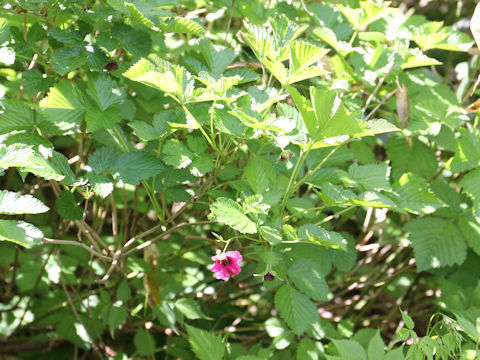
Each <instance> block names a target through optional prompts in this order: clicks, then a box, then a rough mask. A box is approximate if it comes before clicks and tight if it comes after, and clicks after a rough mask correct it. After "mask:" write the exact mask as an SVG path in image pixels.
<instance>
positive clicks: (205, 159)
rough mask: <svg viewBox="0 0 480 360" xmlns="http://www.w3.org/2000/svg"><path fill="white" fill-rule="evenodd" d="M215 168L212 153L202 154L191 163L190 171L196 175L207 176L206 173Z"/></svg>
mask: <svg viewBox="0 0 480 360" xmlns="http://www.w3.org/2000/svg"><path fill="white" fill-rule="evenodd" d="M214 168H215V162H214V161H213V159H212V158H211V156H210V155H208V154H205V155H200V156H199V157H197V158H195V159H194V160H193V161H192V164H191V165H190V172H191V173H192V175H194V176H198V177H201V176H205V174H207V173H209V172H210V171H212V170H213V169H214Z"/></svg>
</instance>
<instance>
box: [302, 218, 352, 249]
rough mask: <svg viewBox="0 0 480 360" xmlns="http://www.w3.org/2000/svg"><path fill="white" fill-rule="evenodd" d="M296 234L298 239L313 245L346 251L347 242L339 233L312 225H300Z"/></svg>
mask: <svg viewBox="0 0 480 360" xmlns="http://www.w3.org/2000/svg"><path fill="white" fill-rule="evenodd" d="M298 233H299V236H300V239H303V240H306V241H308V242H311V243H313V244H317V245H321V246H326V247H330V248H332V249H338V250H342V251H347V244H348V241H347V240H346V239H345V238H344V237H343V236H342V235H341V234H340V233H337V232H334V231H329V230H325V229H324V228H322V227H320V226H317V225H313V224H305V225H302V226H301V227H300V229H299V230H298Z"/></svg>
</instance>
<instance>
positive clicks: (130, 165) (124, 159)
mask: <svg viewBox="0 0 480 360" xmlns="http://www.w3.org/2000/svg"><path fill="white" fill-rule="evenodd" d="M163 169H165V165H163V164H162V162H161V161H160V160H159V159H158V158H156V157H155V155H153V154H151V153H148V152H145V151H137V152H128V153H125V154H123V155H121V156H120V157H118V158H117V159H116V161H115V162H114V163H113V165H112V166H111V167H110V168H109V169H108V172H109V173H110V174H112V175H113V176H114V177H115V178H118V179H119V180H121V181H123V182H124V183H126V184H131V185H138V184H139V183H140V181H141V180H145V179H148V178H150V177H152V176H155V175H158V174H159V173H160V172H161V171H162V170H163Z"/></svg>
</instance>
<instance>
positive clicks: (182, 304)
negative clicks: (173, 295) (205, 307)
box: [175, 298, 212, 320]
mask: <svg viewBox="0 0 480 360" xmlns="http://www.w3.org/2000/svg"><path fill="white" fill-rule="evenodd" d="M175 308H176V309H178V310H179V311H180V312H181V313H182V314H183V315H185V317H186V318H187V319H190V320H197V319H207V320H211V319H212V318H210V317H209V316H207V315H205V314H204V313H203V311H202V309H200V306H199V304H198V302H196V301H195V300H193V299H188V298H182V299H179V300H177V301H176V302H175Z"/></svg>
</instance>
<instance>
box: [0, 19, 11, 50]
mask: <svg viewBox="0 0 480 360" xmlns="http://www.w3.org/2000/svg"><path fill="white" fill-rule="evenodd" d="M9 39H10V28H9V26H8V20H7V19H5V18H0V44H3V43H4V42H6V41H8V40H9Z"/></svg>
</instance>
